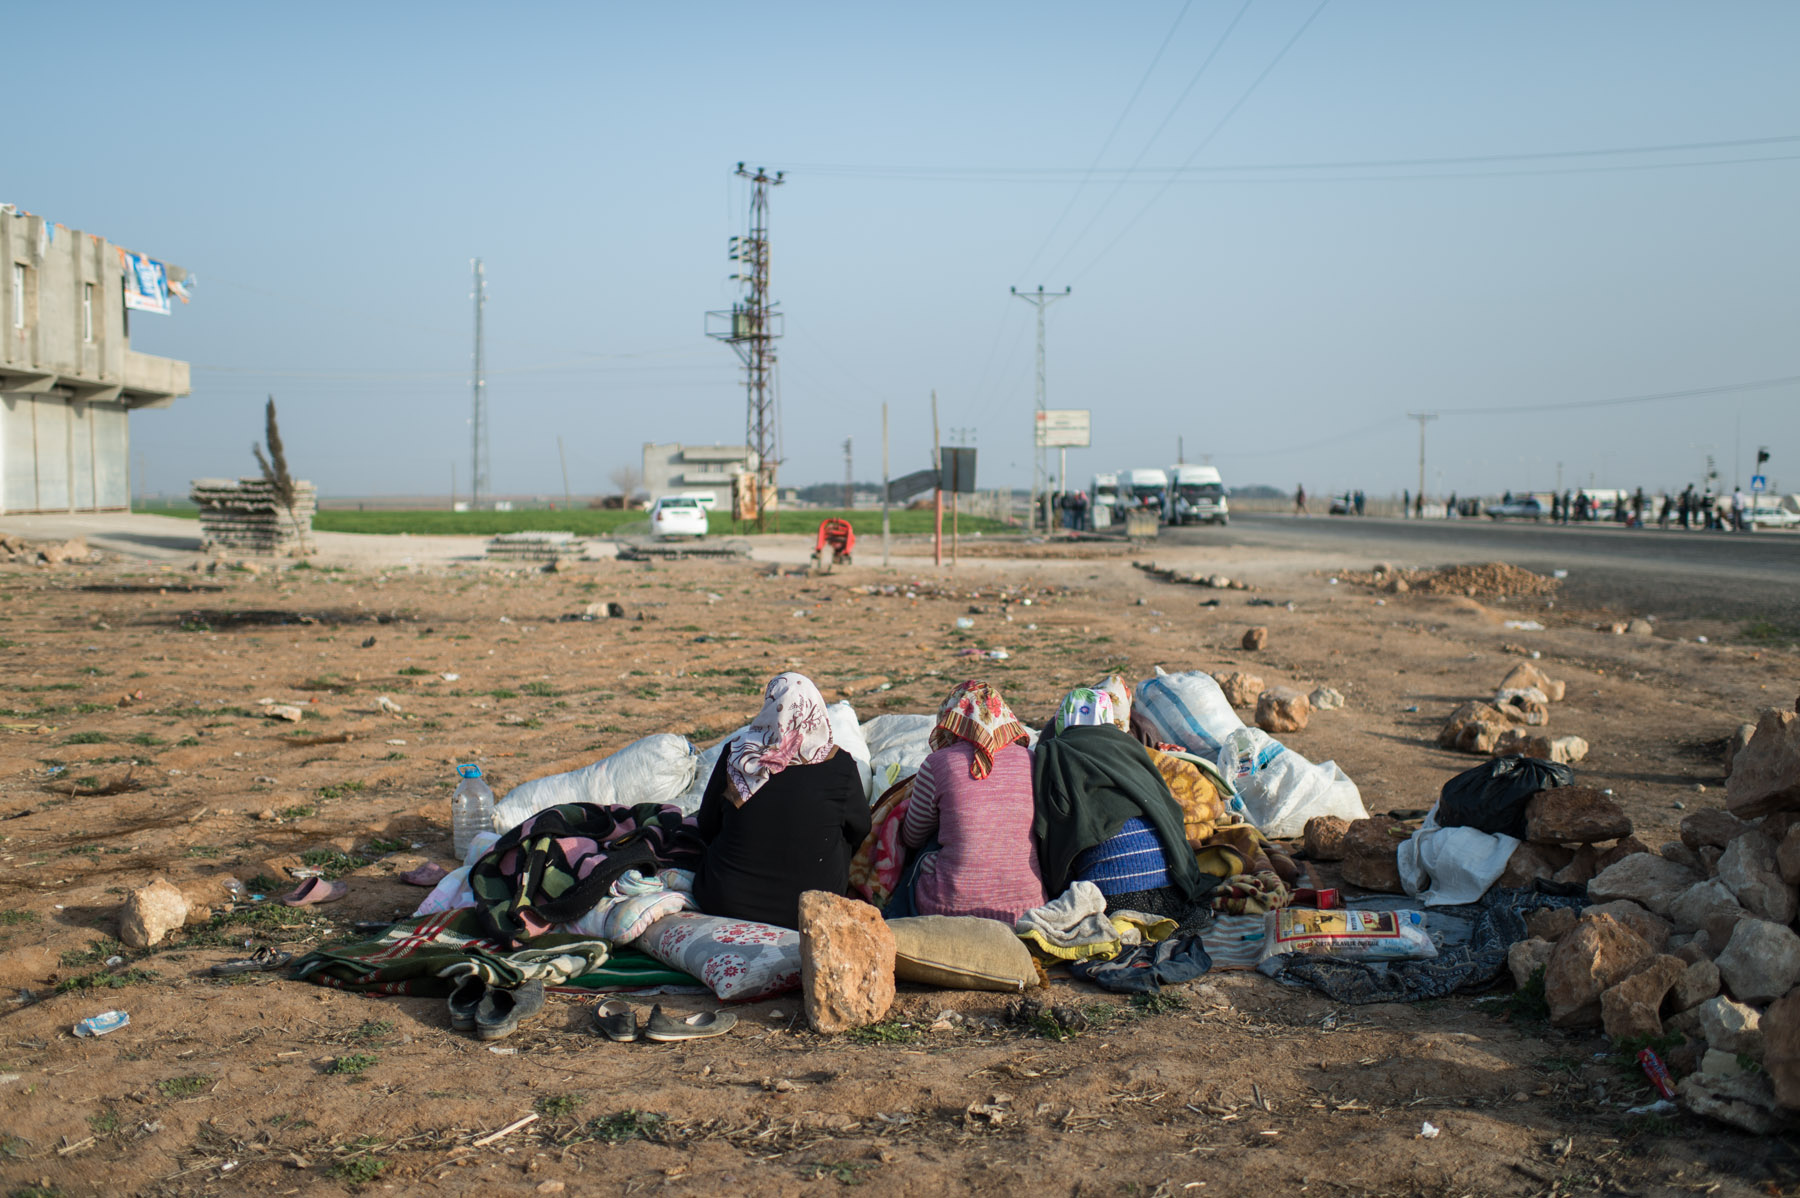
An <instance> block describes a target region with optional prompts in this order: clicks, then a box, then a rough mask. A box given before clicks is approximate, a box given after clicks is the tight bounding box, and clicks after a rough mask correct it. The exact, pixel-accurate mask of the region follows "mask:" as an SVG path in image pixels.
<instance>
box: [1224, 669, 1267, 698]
mask: <svg viewBox="0 0 1800 1198" xmlns="http://www.w3.org/2000/svg"><path fill="white" fill-rule="evenodd" d="M1213 681H1214V682H1216V683H1218V684H1219V690H1221V691H1222V692H1224V695H1225V701H1226V702H1227V703H1229V704H1231V705H1232V706H1233V707H1254V706H1256V696H1258V695H1260V694H1262V693H1263V691H1265V690H1267V689H1268V686H1267V684H1266V683H1264V682H1263V680H1262V679H1261V678H1258V677H1257V676H1256V675H1255V674H1246V673H1244V672H1243V671H1242V670H1226V671H1223V672H1221V673H1218V674H1214V675H1213Z"/></svg>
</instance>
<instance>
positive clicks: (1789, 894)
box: [1719, 830, 1797, 924]
mask: <svg viewBox="0 0 1800 1198" xmlns="http://www.w3.org/2000/svg"><path fill="white" fill-rule="evenodd" d="M1719 881H1721V882H1723V883H1725V885H1726V887H1727V888H1729V889H1730V891H1731V893H1732V894H1734V895H1736V896H1737V901H1738V902H1739V903H1741V904H1742V905H1743V907H1744V909H1745V910H1746V911H1748V912H1750V914H1752V915H1754V916H1756V917H1757V918H1758V919H1766V920H1769V921H1770V922H1771V923H1782V924H1785V923H1792V922H1793V921H1794V911H1795V900H1796V897H1797V896H1796V894H1795V891H1794V888H1793V887H1792V886H1790V885H1788V884H1787V883H1786V882H1784V881H1782V879H1781V874H1780V872H1779V870H1778V869H1777V867H1776V864H1775V844H1774V842H1773V841H1771V840H1770V839H1769V838H1768V837H1767V836H1764V835H1763V834H1762V833H1761V832H1760V831H1755V830H1752V831H1749V832H1746V833H1744V834H1743V835H1742V836H1740V837H1738V838H1737V839H1736V840H1734V841H1732V842H1731V843H1730V844H1729V845H1727V846H1725V855H1724V856H1722V857H1720V858H1719Z"/></svg>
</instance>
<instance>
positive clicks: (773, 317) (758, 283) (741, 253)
mask: <svg viewBox="0 0 1800 1198" xmlns="http://www.w3.org/2000/svg"><path fill="white" fill-rule="evenodd" d="M784 173H785V172H782V171H776V172H775V173H774V174H773V175H771V174H770V173H769V172H768V171H766V170H764V169H763V168H762V167H760V166H759V167H757V168H756V169H755V170H754V171H752V170H748V169H746V168H745V166H744V164H743V163H741V162H740V163H738V165H737V171H736V174H737V177H738V178H740V179H748V180H749V181H750V228H749V232H748V233H747V234H746V235H744V236H743V237H733V238H732V239H731V260H732V261H734V262H736V263H738V264H739V269H738V272H737V273H736V274H734V275H732V276H731V277H732V278H733V279H735V280H737V281H738V282H739V283H741V284H742V285H743V288H744V298H743V299H742V300H740V301H739V302H737V303H735V304H733V305H731V310H730V311H729V312H708V313H707V314H706V323H707V328H706V335H707V336H708V337H713V338H716V339H718V340H720V341H723V342H725V344H727V345H729V346H731V348H732V349H734V350H736V351H737V356H738V360H739V361H741V362H743V364H744V401H745V402H744V443H745V444H746V445H747V446H748V447H749V448H750V451H751V452H752V453H753V454H755V456H756V525H757V527H758V528H763V527H766V525H767V521H768V513H769V509H770V508H771V507H772V506H774V503H775V472H776V468H777V467H778V466H779V465H780V464H781V413H780V411H779V399H780V388H779V386H778V385H777V384H776V379H775V340H776V338H778V337H780V336H781V334H782V314H781V312H780V311H778V310H777V308H776V306H775V304H773V303H772V302H771V301H770V300H769V189H770V188H771V187H779V186H781V184H782V183H783V182H784V180H783V178H782V176H783V174H784Z"/></svg>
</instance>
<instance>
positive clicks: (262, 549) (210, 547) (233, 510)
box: [188, 478, 318, 557]
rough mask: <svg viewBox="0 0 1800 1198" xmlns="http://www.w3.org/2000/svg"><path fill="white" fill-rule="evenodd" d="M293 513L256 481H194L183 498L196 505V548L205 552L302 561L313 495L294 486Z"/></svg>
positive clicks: (306, 486)
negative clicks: (267, 556) (197, 525)
mask: <svg viewBox="0 0 1800 1198" xmlns="http://www.w3.org/2000/svg"><path fill="white" fill-rule="evenodd" d="M294 488H295V492H296V493H295V496H294V506H293V510H292V511H289V509H288V508H287V506H286V505H284V504H283V503H282V502H281V500H280V499H279V498H278V497H277V496H276V494H275V488H274V487H273V486H272V485H271V484H270V483H268V482H267V481H265V480H263V479H260V478H240V479H237V480H236V481H233V480H231V479H223V478H197V479H195V480H194V481H193V482H192V483H190V484H189V487H188V497H189V498H190V499H192V500H193V501H194V502H195V503H197V504H199V505H200V549H201V551H202V552H205V553H262V554H271V555H274V556H277V557H304V556H306V555H307V554H309V553H311V552H313V544H312V519H313V513H314V512H315V511H317V510H318V492H317V490H316V489H315V488H314V487H313V485H312V484H311V483H308V482H297V483H295V484H294Z"/></svg>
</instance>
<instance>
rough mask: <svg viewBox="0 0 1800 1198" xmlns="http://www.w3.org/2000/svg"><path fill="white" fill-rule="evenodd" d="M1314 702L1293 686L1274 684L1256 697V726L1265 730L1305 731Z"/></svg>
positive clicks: (1310, 717)
mask: <svg viewBox="0 0 1800 1198" xmlns="http://www.w3.org/2000/svg"><path fill="white" fill-rule="evenodd" d="M1311 719H1312V703H1311V702H1310V701H1309V700H1308V699H1307V697H1306V696H1305V695H1304V694H1303V693H1301V692H1300V691H1297V690H1295V689H1294V688H1293V687H1291V686H1272V687H1270V688H1269V689H1268V690H1266V691H1264V692H1263V693H1262V694H1260V695H1258V696H1257V697H1256V726H1257V727H1258V728H1261V729H1262V730H1263V731H1264V732H1303V731H1305V730H1306V725H1307V722H1308V721H1309V720H1311Z"/></svg>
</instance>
